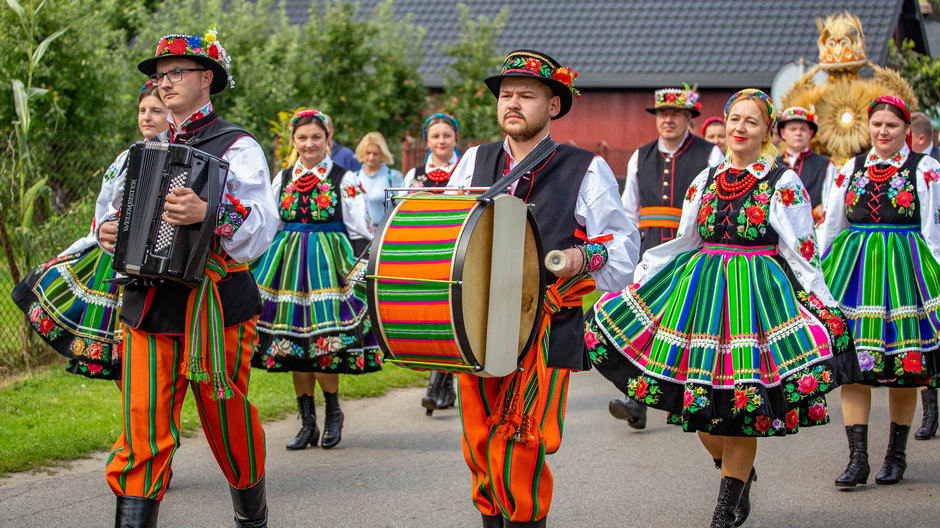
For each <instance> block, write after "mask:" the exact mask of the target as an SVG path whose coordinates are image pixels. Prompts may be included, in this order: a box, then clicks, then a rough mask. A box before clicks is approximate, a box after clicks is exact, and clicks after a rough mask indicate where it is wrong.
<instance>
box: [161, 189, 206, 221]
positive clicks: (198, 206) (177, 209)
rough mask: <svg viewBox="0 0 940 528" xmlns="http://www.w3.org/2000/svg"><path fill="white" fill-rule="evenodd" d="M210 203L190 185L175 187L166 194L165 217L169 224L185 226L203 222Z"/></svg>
mask: <svg viewBox="0 0 940 528" xmlns="http://www.w3.org/2000/svg"><path fill="white" fill-rule="evenodd" d="M208 206H209V205H208V204H207V203H206V202H204V201H203V200H202V199H201V198H199V196H198V195H197V194H196V193H195V192H193V190H192V189H190V188H188V187H174V188H172V189H170V192H169V193H168V194H167V195H166V202H165V203H164V205H163V219H164V220H166V222H167V223H168V224H171V225H176V226H184V225H190V224H195V223H198V222H202V221H203V220H204V219H205V218H206V208H207V207H208Z"/></svg>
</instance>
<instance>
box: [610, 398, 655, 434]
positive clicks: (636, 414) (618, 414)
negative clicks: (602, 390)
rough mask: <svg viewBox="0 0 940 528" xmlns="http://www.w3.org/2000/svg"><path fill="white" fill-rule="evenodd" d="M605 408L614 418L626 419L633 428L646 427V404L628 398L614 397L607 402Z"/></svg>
mask: <svg viewBox="0 0 940 528" xmlns="http://www.w3.org/2000/svg"><path fill="white" fill-rule="evenodd" d="M607 410H608V411H609V412H610V414H611V415H612V416H613V417H614V418H619V419H621V420H626V421H627V423H628V424H629V425H630V427H632V428H634V429H646V406H645V405H642V404H640V403H637V402H635V401H633V400H631V399H630V398H624V399H622V400H621V399H618V398H614V399H613V400H610V401H609V402H607Z"/></svg>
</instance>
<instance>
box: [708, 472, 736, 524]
mask: <svg viewBox="0 0 940 528" xmlns="http://www.w3.org/2000/svg"><path fill="white" fill-rule="evenodd" d="M743 492H744V481H742V480H740V479H736V478H734V477H724V478H722V479H721V489H720V490H719V491H718V503H717V504H716V505H715V513H714V514H712V523H711V525H710V528H732V527H733V526H734V509H735V508H736V507H737V506H738V503H739V502H740V501H741V494H742V493H743Z"/></svg>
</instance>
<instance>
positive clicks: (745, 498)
mask: <svg viewBox="0 0 940 528" xmlns="http://www.w3.org/2000/svg"><path fill="white" fill-rule="evenodd" d="M755 480H757V470H756V469H754V467H753V466H752V467H751V474H750V475H749V476H748V477H747V482H745V483H744V490H743V491H742V492H741V500H739V501H738V505H737V506H736V507H735V508H734V525H735V526H741V525H742V524H744V521H746V520H747V516H748V515H750V514H751V483H752V482H754V481H755Z"/></svg>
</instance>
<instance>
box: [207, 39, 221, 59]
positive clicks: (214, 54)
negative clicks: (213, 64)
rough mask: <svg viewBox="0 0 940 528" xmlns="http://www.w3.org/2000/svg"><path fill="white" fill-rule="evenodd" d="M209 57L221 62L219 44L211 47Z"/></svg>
mask: <svg viewBox="0 0 940 528" xmlns="http://www.w3.org/2000/svg"><path fill="white" fill-rule="evenodd" d="M208 51H209V56H210V57H212V58H213V59H215V60H219V46H218V44H215V43H213V44H212V45H211V46H209V50H208Z"/></svg>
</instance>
